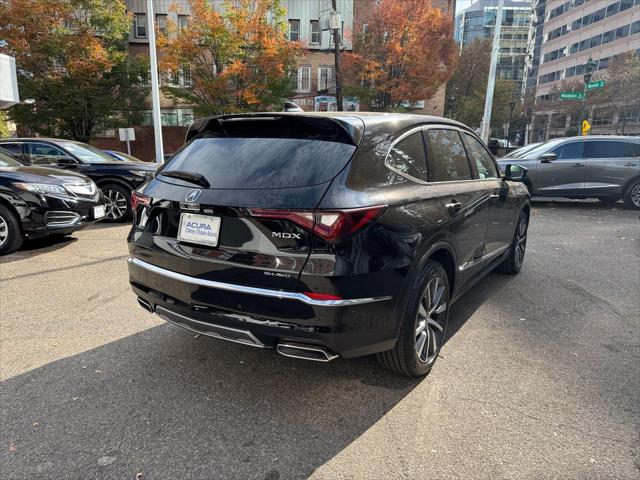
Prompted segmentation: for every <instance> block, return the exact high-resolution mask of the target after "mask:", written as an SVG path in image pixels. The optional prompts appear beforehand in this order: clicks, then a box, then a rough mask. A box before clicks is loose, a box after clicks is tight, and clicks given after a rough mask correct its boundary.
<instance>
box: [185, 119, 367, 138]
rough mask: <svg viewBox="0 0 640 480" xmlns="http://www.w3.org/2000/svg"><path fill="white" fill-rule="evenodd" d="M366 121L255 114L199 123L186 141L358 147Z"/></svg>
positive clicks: (192, 127)
mask: <svg viewBox="0 0 640 480" xmlns="http://www.w3.org/2000/svg"><path fill="white" fill-rule="evenodd" d="M363 134H364V122H363V121H362V120H361V119H359V118H357V117H354V116H350V115H344V116H335V117H334V116H326V115H314V114H312V113H308V114H304V113H293V112H291V113H284V112H277V113H253V114H234V115H219V116H216V117H207V118H201V119H199V120H196V121H195V122H194V123H193V124H192V125H191V127H189V130H188V131H187V136H186V138H185V142H188V141H190V140H192V139H193V138H195V137H200V136H202V137H243V136H251V137H266V138H300V139H306V140H324V141H329V142H339V143H348V144H351V145H355V146H358V144H359V143H360V140H362V136H363Z"/></svg>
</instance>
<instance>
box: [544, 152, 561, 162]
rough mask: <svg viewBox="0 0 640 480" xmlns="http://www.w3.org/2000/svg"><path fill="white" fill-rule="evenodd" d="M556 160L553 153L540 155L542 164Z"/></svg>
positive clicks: (556, 157)
mask: <svg viewBox="0 0 640 480" xmlns="http://www.w3.org/2000/svg"><path fill="white" fill-rule="evenodd" d="M557 159H558V156H557V155H556V154H555V153H551V152H549V153H545V154H543V155H540V161H541V162H542V163H551V162H553V161H554V160H557Z"/></svg>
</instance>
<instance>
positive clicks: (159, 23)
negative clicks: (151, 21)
mask: <svg viewBox="0 0 640 480" xmlns="http://www.w3.org/2000/svg"><path fill="white" fill-rule="evenodd" d="M156 28H157V29H158V32H160V34H162V35H166V34H167V16H166V15H165V14H163V13H158V14H157V15H156Z"/></svg>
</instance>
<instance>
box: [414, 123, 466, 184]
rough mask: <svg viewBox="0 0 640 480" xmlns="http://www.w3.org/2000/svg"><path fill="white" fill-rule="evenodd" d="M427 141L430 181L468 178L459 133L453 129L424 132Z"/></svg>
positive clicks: (464, 153)
mask: <svg viewBox="0 0 640 480" xmlns="http://www.w3.org/2000/svg"><path fill="white" fill-rule="evenodd" d="M425 133H426V135H427V139H428V142H429V157H428V165H429V171H430V176H429V178H430V180H431V181H432V182H447V181H453V180H469V179H470V178H471V170H470V168H469V161H468V160H467V154H466V152H465V150H464V147H463V146H462V140H460V135H459V134H458V132H457V131H455V130H435V129H430V130H427V131H426V132H425Z"/></svg>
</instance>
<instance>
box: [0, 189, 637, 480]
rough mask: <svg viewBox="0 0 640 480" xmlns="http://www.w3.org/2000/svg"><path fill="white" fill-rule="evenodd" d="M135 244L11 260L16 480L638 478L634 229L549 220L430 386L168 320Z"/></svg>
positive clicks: (467, 305)
mask: <svg viewBox="0 0 640 480" xmlns="http://www.w3.org/2000/svg"><path fill="white" fill-rule="evenodd" d="M127 231H128V227H127V226H108V225H98V226H95V227H93V228H91V229H88V230H85V231H81V232H78V233H76V234H74V236H73V237H72V238H71V239H67V240H63V241H59V240H58V241H53V240H41V241H39V242H31V243H28V244H27V245H26V246H25V247H23V249H22V250H20V251H18V252H16V253H14V254H12V255H10V256H8V257H4V258H3V259H2V260H0V317H1V319H2V320H1V322H0V323H1V325H0V328H1V337H0V360H1V361H0V374H1V376H2V378H1V380H2V387H1V389H2V391H1V393H2V398H1V402H0V412H1V416H2V417H1V418H2V425H1V435H0V448H1V453H0V459H1V460H0V461H1V464H0V472H2V473H1V476H2V478H4V479H24V478H29V479H39V478H46V479H53V478H59V479H62V478H64V479H80V478H82V479H94V478H95V479H98V478H99V479H112V478H113V479H136V478H137V479H187V478H188V479H213V478H216V479H217V478H220V479H260V480H263V479H264V480H276V479H299V478H307V477H311V478H314V479H401V478H402V479H405V478H411V479H413V478H435V479H443V478H482V479H486V478H492V479H496V478H509V479H514V478H515V479H540V478H562V479H592V478H593V479H594V478H598V479H628V478H640V470H639V469H640V447H639V443H640V439H639V433H638V432H639V427H640V387H639V385H640V316H639V314H638V312H640V255H639V252H640V222H639V221H638V213H637V212H632V211H628V210H622V208H621V206H616V207H613V208H612V207H611V206H604V205H602V204H599V203H589V202H570V201H566V202H536V203H535V204H534V210H533V214H532V219H531V227H530V234H529V243H528V250H527V256H526V258H525V264H524V267H523V270H522V272H521V274H520V275H518V276H516V277H508V276H503V275H498V274H492V275H491V276H489V277H487V278H486V279H485V280H483V281H482V282H481V283H480V284H479V285H478V286H476V287H475V288H474V289H473V290H471V291H470V292H468V293H467V294H466V295H465V296H464V297H463V299H462V300H460V301H459V302H458V303H457V304H456V305H455V307H454V308H453V310H452V320H451V321H452V323H451V324H450V326H449V338H448V341H447V343H446V344H445V346H444V347H443V350H442V358H440V359H439V361H438V363H437V364H436V367H435V368H434V370H433V372H432V373H431V374H430V375H429V376H428V377H427V378H425V379H422V380H410V379H405V378H401V377H397V376H394V375H393V374H391V373H388V372H386V371H384V370H381V369H379V368H378V367H377V365H376V363H375V360H374V359H372V358H361V359H356V360H349V361H345V360H336V361H334V362H331V363H329V364H316V363H311V362H302V361H296V360H293V359H288V358H285V357H281V356H278V355H276V354H275V353H274V352H272V351H262V350H257V349H251V348H248V347H244V346H242V345H236V344H229V343H226V342H222V341H216V340H213V339H207V338H202V337H201V338H198V339H196V338H194V335H193V334H191V333H189V332H186V331H183V330H180V329H178V328H177V327H174V326H172V325H168V324H165V323H164V322H162V321H160V320H157V319H156V318H155V317H154V316H152V315H150V314H148V313H146V312H145V311H144V310H142V309H141V308H140V307H139V306H138V305H137V303H136V301H135V297H134V295H133V294H132V293H131V292H130V290H129V285H128V283H127V268H126V257H127V248H126V241H125V237H126V233H127Z"/></svg>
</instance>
